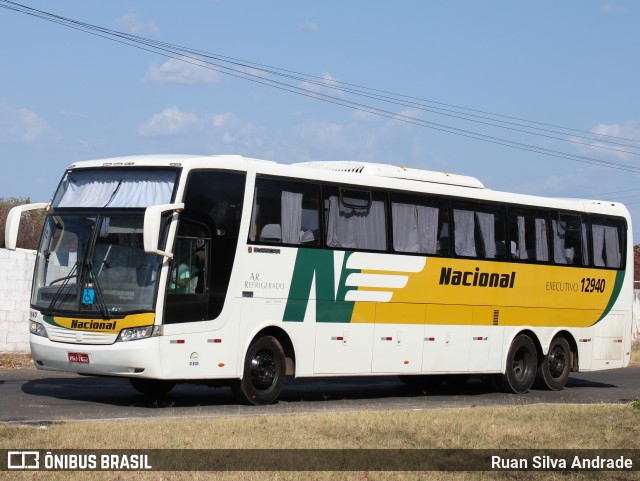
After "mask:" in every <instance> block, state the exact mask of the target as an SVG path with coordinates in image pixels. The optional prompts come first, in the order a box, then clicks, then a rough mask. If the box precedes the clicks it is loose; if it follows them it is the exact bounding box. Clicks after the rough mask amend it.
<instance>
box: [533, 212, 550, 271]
mask: <svg viewBox="0 0 640 481" xmlns="http://www.w3.org/2000/svg"><path fill="white" fill-rule="evenodd" d="M535 229H536V260H537V261H545V262H546V261H548V260H549V241H548V237H547V221H546V219H536V220H535Z"/></svg>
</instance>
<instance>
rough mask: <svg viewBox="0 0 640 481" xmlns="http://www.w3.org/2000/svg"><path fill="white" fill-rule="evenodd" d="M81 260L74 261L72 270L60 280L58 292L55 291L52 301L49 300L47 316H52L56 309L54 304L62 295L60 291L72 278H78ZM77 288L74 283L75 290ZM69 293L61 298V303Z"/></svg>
mask: <svg viewBox="0 0 640 481" xmlns="http://www.w3.org/2000/svg"><path fill="white" fill-rule="evenodd" d="M82 263H83V262H82V260H79V261H76V262H75V264H74V265H73V269H71V271H69V274H68V275H67V276H66V277H65V278H64V279H63V280H62V284H60V287H59V288H58V290H57V291H56V293H55V294H54V295H53V299H51V303H50V304H49V307H48V308H47V316H52V315H53V310H54V309H55V307H56V304H57V303H58V300H59V299H60V294H62V291H64V289H65V288H66V287H67V285H68V284H69V281H70V280H71V279H73V278H74V277H75V278H76V279H77V278H78V274H79V271H78V267H80V266H81V265H82ZM77 288H78V282H76V289H77ZM69 294H70V291H68V292H67V293H66V294H65V295H64V296H63V301H64V300H66V299H67V297H68V296H69Z"/></svg>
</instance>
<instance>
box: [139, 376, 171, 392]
mask: <svg viewBox="0 0 640 481" xmlns="http://www.w3.org/2000/svg"><path fill="white" fill-rule="evenodd" d="M129 382H130V383H131V386H133V388H134V389H135V390H136V391H138V392H139V393H140V394H144V395H145V396H164V395H165V394H167V393H168V392H169V391H171V390H172V389H173V388H174V387H175V385H176V383H175V382H173V381H162V380H160V379H142V378H139V377H131V378H129Z"/></svg>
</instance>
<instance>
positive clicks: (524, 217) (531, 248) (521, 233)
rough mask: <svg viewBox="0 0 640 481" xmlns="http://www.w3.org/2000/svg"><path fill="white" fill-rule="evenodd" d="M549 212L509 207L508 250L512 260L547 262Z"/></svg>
mask: <svg viewBox="0 0 640 481" xmlns="http://www.w3.org/2000/svg"><path fill="white" fill-rule="evenodd" d="M549 230H550V229H549V213H548V212H547V211H544V210H533V209H511V211H510V215H509V237H510V240H509V250H510V253H509V255H510V258H511V260H512V261H535V262H549Z"/></svg>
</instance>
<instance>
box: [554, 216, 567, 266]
mask: <svg viewBox="0 0 640 481" xmlns="http://www.w3.org/2000/svg"><path fill="white" fill-rule="evenodd" d="M551 230H552V231H553V260H554V262H555V263H556V264H566V263H567V258H566V257H565V252H564V240H565V230H564V228H563V227H562V226H561V225H560V222H558V221H557V220H552V221H551Z"/></svg>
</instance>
